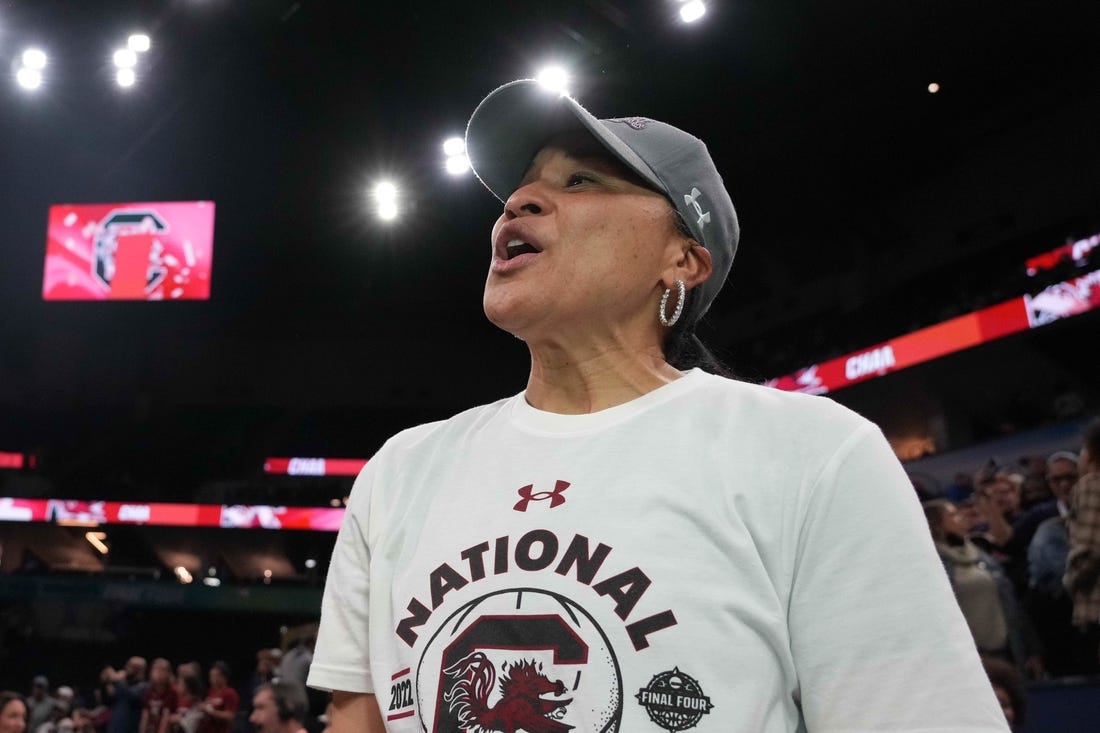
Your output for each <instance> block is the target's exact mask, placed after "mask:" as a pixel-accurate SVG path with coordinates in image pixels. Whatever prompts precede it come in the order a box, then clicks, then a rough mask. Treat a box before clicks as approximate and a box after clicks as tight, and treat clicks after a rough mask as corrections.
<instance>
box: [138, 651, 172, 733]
mask: <svg viewBox="0 0 1100 733" xmlns="http://www.w3.org/2000/svg"><path fill="white" fill-rule="evenodd" d="M178 707H179V694H178V693H177V692H176V690H175V688H174V687H172V665H171V663H170V662H169V661H168V660H167V659H163V658H158V659H154V660H153V666H152V669H151V670H150V673H149V688H148V689H147V690H146V692H145V702H144V704H143V707H142V711H141V723H140V724H139V725H138V731H139V732H140V733H168V725H169V721H170V719H171V717H172V714H173V713H175V712H176V708H178Z"/></svg>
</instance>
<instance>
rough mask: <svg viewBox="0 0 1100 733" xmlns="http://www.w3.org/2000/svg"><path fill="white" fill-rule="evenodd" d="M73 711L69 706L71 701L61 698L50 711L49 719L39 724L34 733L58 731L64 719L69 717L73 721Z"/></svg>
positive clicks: (56, 732)
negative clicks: (71, 715)
mask: <svg viewBox="0 0 1100 733" xmlns="http://www.w3.org/2000/svg"><path fill="white" fill-rule="evenodd" d="M71 713H72V708H71V707H70V706H69V703H67V702H64V701H63V700H60V699H59V700H57V705H55V706H54V708H53V710H52V711H50V717H49V719H48V720H46V722H45V723H42V724H41V725H40V726H38V728H36V729H35V730H34V731H33V733H58V731H59V729H60V725H61V721H62V720H66V719H68V720H70V721H71V718H69V716H70V714H71Z"/></svg>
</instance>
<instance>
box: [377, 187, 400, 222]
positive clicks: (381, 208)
mask: <svg viewBox="0 0 1100 733" xmlns="http://www.w3.org/2000/svg"><path fill="white" fill-rule="evenodd" d="M373 194H374V207H375V208H374V212H375V214H376V215H377V216H378V218H379V219H382V220H383V221H393V220H394V219H396V218H397V213H398V209H397V186H395V185H394V184H393V182H391V181H380V182H379V183H377V184H375V186H374V192H373Z"/></svg>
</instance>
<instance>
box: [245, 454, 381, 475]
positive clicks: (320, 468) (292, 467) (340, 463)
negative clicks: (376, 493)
mask: <svg viewBox="0 0 1100 733" xmlns="http://www.w3.org/2000/svg"><path fill="white" fill-rule="evenodd" d="M365 465H367V459H366V458H268V459H267V460H265V461H264V473H272V474H286V475H288V476H358V475H359V472H360V471H361V470H363V466H365Z"/></svg>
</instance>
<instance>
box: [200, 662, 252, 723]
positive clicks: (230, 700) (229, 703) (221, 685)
mask: <svg viewBox="0 0 1100 733" xmlns="http://www.w3.org/2000/svg"><path fill="white" fill-rule="evenodd" d="M240 704H241V699H240V696H239V695H238V694H237V691H236V690H234V689H233V688H232V687H230V686H229V665H228V664H226V663H225V662H223V661H221V660H218V661H216V662H214V663H213V664H212V665H210V689H209V691H208V692H207V693H206V700H204V701H203V703H202V704H201V705H200V706H199V709H200V710H202V712H203V718H202V720H201V721H200V722H199V726H198V729H197V733H229V732H230V731H231V730H232V728H233V719H234V718H235V717H236V715H237V708H238V707H240Z"/></svg>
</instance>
